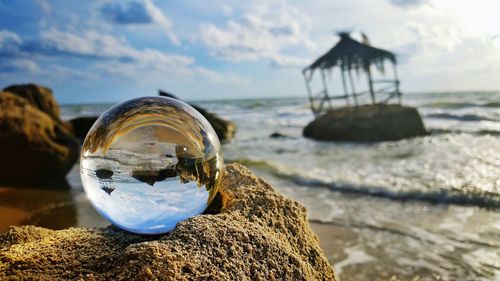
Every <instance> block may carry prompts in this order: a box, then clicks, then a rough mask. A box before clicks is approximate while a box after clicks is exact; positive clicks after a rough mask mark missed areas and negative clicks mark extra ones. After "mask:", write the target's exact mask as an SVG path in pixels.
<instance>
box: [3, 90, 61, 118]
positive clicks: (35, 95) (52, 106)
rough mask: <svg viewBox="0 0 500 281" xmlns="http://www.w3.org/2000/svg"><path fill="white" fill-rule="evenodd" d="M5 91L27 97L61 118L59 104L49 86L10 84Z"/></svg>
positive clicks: (36, 104)
mask: <svg viewBox="0 0 500 281" xmlns="http://www.w3.org/2000/svg"><path fill="white" fill-rule="evenodd" d="M3 91H4V92H9V93H12V94H14V95H16V96H19V97H22V98H24V99H26V100H27V101H28V102H29V103H30V104H31V105H33V106H34V107H36V108H38V109H39V110H41V111H43V112H45V113H46V114H48V115H49V116H50V117H52V118H54V119H56V120H59V116H60V109H59V105H58V104H57V101H56V99H55V98H54V96H53V95H52V90H50V89H49V88H45V87H43V86H40V85H36V84H23V85H12V86H9V87H7V88H5V89H3Z"/></svg>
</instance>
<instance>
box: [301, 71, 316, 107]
mask: <svg viewBox="0 0 500 281" xmlns="http://www.w3.org/2000/svg"><path fill="white" fill-rule="evenodd" d="M302 75H304V82H305V84H306V89H307V94H308V96H309V103H311V110H312V112H313V113H314V114H315V115H316V113H317V112H316V110H315V108H314V98H313V96H312V92H311V85H309V83H310V82H311V79H308V78H307V74H306V71H305V70H304V71H302Z"/></svg>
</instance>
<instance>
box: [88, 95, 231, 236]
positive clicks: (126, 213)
mask: <svg viewBox="0 0 500 281" xmlns="http://www.w3.org/2000/svg"><path fill="white" fill-rule="evenodd" d="M222 165H223V160H222V151H221V148H220V143H219V140H218V138H217V135H216V134H215V132H214V130H213V128H212V127H211V125H210V124H209V123H208V121H207V120H206V119H205V118H204V117H203V116H202V115H201V114H200V113H198V112H197V111H196V110H194V109H193V108H192V107H191V106H189V105H187V104H185V103H183V102H181V101H178V100H174V99H170V98H164V97H144V98H138V99H133V100H130V101H127V102H124V103H122V104H119V105H116V106H114V107H112V108H111V109H109V110H108V111H106V112H105V113H104V114H103V115H102V116H101V117H100V118H99V119H98V120H97V121H96V123H95V124H94V125H93V126H92V128H91V129H90V131H89V133H88V134H87V137H86V139H85V142H84V144H83V148H82V153H81V160H80V169H81V176H82V182H83V186H84V189H85V192H86V194H87V197H88V198H89V200H90V202H91V203H92V205H94V207H95V208H96V209H97V211H98V212H99V213H100V214H101V215H103V216H104V217H105V218H107V219H108V220H109V221H111V222H112V223H113V224H115V225H116V226H118V227H120V228H123V229H125V230H128V231H131V232H134V233H142V234H158V233H165V232H168V231H170V230H172V229H173V228H174V227H175V225H176V223H177V222H179V221H181V220H184V219H186V218H189V217H192V216H195V215H197V214H200V213H202V212H203V211H204V210H205V209H206V208H207V206H208V205H209V204H210V202H211V201H212V199H213V198H214V196H215V194H216V192H217V188H218V185H219V182H220V178H221V169H222Z"/></svg>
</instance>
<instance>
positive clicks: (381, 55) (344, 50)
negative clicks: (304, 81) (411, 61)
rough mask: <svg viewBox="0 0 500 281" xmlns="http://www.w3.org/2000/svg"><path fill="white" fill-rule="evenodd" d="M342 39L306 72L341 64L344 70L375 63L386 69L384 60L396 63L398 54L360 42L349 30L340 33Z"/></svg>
mask: <svg viewBox="0 0 500 281" xmlns="http://www.w3.org/2000/svg"><path fill="white" fill-rule="evenodd" d="M339 36H340V41H339V42H338V43H337V45H335V46H334V47H333V48H332V49H331V50H330V51H328V52H327V53H326V54H324V55H322V56H321V57H320V58H318V59H317V60H316V61H315V62H314V63H313V64H311V65H310V66H308V67H306V68H305V69H304V72H306V71H308V70H309V71H311V73H310V75H312V72H314V70H315V69H317V68H319V69H330V68H333V67H335V66H339V67H340V68H341V69H342V70H348V69H356V70H359V69H367V67H368V66H369V65H371V64H374V65H375V66H376V67H377V68H378V69H379V70H380V71H382V72H383V70H384V60H389V61H391V62H392V63H396V56H395V55H394V54H393V53H391V52H389V51H386V50H382V49H378V48H375V47H372V46H370V45H367V44H363V43H360V42H358V41H356V40H354V39H352V38H351V37H350V36H349V33H347V32H341V33H339Z"/></svg>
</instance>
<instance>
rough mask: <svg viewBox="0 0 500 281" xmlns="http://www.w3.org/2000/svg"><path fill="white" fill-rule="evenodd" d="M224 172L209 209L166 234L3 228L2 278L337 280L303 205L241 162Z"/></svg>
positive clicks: (94, 229)
mask: <svg viewBox="0 0 500 281" xmlns="http://www.w3.org/2000/svg"><path fill="white" fill-rule="evenodd" d="M222 174H223V177H222V182H221V187H220V193H219V194H218V196H217V197H216V200H214V202H213V204H212V205H211V207H210V208H209V210H208V212H206V213H205V214H203V215H198V216H195V217H193V218H190V219H187V220H185V221H182V222H180V223H178V224H177V226H176V228H175V229H174V230H172V231H171V232H170V233H169V234H166V235H161V236H141V235H137V234H131V233H128V232H125V231H122V230H119V229H117V228H116V227H107V228H92V229H84V228H69V229H64V230H58V231H53V230H48V229H45V228H40V227H34V226H24V227H11V228H10V230H9V231H7V232H5V233H4V234H1V235H0V249H2V251H0V269H1V270H0V279H1V280H4V279H6V280H17V279H29V280H54V279H58V280H59V279H63V280H78V279H85V280H87V279H90V280H338V279H336V277H335V275H334V273H333V270H332V267H331V266H330V264H329V263H328V261H327V259H326V257H325V254H324V253H323V250H321V248H320V246H319V242H318V237H317V236H316V235H315V234H314V233H313V232H312V230H311V228H310V226H309V223H308V221H307V216H306V209H305V208H304V207H303V206H302V205H300V204H299V203H297V202H295V201H293V200H291V199H288V198H285V197H283V196H282V195H280V194H279V193H277V192H276V191H275V190H274V189H273V188H272V187H271V186H270V185H269V184H268V183H266V182H265V181H264V180H262V179H260V178H257V177H256V176H255V175H253V174H252V172H251V171H250V170H248V169H246V168H245V167H243V166H241V165H239V164H231V165H226V166H225V169H224V172H223V173H222ZM132 207H133V206H132ZM208 213H210V214H208Z"/></svg>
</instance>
